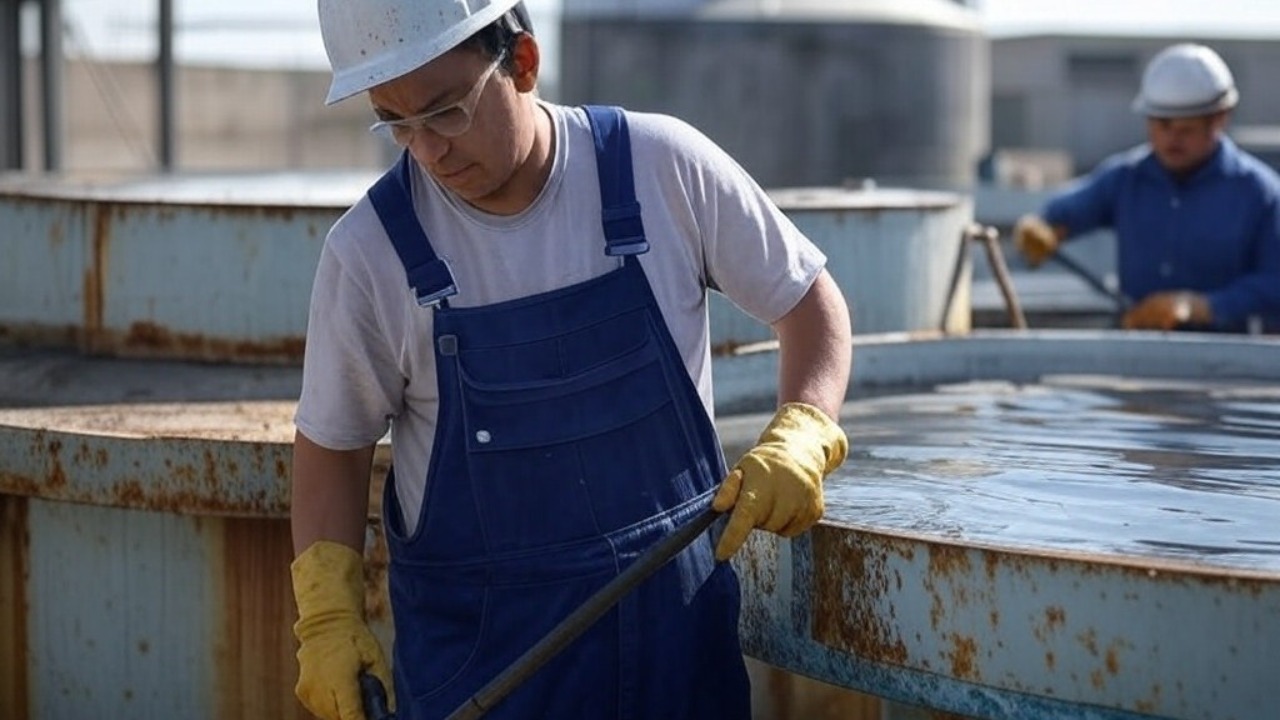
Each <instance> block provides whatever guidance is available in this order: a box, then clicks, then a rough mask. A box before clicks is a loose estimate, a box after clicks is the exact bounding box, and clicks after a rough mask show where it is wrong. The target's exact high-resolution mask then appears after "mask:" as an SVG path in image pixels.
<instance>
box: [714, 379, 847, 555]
mask: <svg viewBox="0 0 1280 720" xmlns="http://www.w3.org/2000/svg"><path fill="white" fill-rule="evenodd" d="M848 453H849V439H848V438H847V437H846V436H845V434H844V430H842V429H840V426H839V425H838V424H836V422H835V421H834V420H832V419H831V418H829V417H827V415H826V413H824V412H822V411H821V410H819V409H818V408H816V407H813V406H812V405H806V404H804V403H787V404H785V405H783V406H782V407H781V408H778V412H777V413H776V414H775V415H774V416H773V420H772V421H770V422H769V425H768V427H766V428H765V429H764V432H763V433H761V435H760V439H759V440H758V441H757V443H756V446H755V447H753V448H752V449H751V450H749V451H747V454H745V455H743V456H742V459H741V460H739V461H738V464H737V465H735V466H734V468H733V469H732V470H730V471H729V475H728V476H727V477H726V478H725V479H724V483H722V484H721V486H720V490H719V491H718V492H717V493H716V496H715V498H714V499H712V501H711V507H712V508H713V509H715V510H716V511H717V512H725V511H727V510H729V509H730V508H733V513H732V514H731V515H730V516H729V523H728V524H727V525H726V526H725V529H724V534H723V535H721V536H720V544H719V545H717V546H716V559H717V560H728V559H729V558H730V557H732V556H733V554H734V553H736V552H737V551H738V548H739V547H741V546H742V543H743V542H745V541H746V539H747V535H748V534H750V532H751V529H752V528H762V529H765V530H769V531H771V532H775V533H778V534H779V535H782V536H783V537H794V536H796V535H799V534H800V533H802V532H804V531H805V530H808V529H809V528H810V527H812V526H813V524H814V523H816V522H818V520H819V519H820V518H821V517H822V480H823V478H825V477H826V476H827V474H828V473H830V472H831V471H832V470H835V469H836V468H838V467H840V464H841V463H843V462H844V458H845V455H847V454H848Z"/></svg>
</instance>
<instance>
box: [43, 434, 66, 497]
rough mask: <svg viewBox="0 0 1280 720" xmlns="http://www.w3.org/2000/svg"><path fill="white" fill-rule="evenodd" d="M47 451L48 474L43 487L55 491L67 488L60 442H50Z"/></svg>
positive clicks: (55, 440)
mask: <svg viewBox="0 0 1280 720" xmlns="http://www.w3.org/2000/svg"><path fill="white" fill-rule="evenodd" d="M47 447H48V449H49V473H48V475H47V476H46V477H45V485H46V487H48V488H49V489H50V490H54V491H57V490H59V489H61V488H65V487H66V486H67V472H66V470H64V469H63V468H62V457H61V452H62V441H61V440H57V439H54V440H50V441H49V444H48V446H47Z"/></svg>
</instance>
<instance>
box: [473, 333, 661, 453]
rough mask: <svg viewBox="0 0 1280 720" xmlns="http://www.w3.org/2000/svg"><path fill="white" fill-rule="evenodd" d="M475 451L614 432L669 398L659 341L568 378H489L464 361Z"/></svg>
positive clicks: (646, 414)
mask: <svg viewBox="0 0 1280 720" xmlns="http://www.w3.org/2000/svg"><path fill="white" fill-rule="evenodd" d="M459 369H460V372H459V377H460V378H461V384H462V395H463V404H464V410H463V416H464V422H465V426H466V433H467V450H468V451H469V452H481V453H483V452H498V451H507V450H522V449H529V448H536V447H545V446H550V445H556V444H560V443H569V442H574V441H578V440H582V439H585V438H588V437H593V436H595V435H600V434H603V433H607V432H611V431H614V430H617V429H618V428H622V427H625V426H627V425H630V424H632V423H634V422H636V421H638V420H640V419H641V418H644V417H646V416H648V415H650V414H652V413H654V412H656V411H657V410H659V409H661V408H662V407H664V406H665V405H667V404H669V403H670V402H671V398H670V394H669V392H668V391H667V382H666V375H665V371H664V369H663V364H662V358H661V355H660V353H659V348H658V345H657V343H655V342H652V341H651V340H648V339H646V340H645V341H644V342H643V343H641V344H640V345H639V346H638V347H636V348H634V349H630V350H628V351H627V352H626V353H623V354H621V355H619V356H617V357H615V358H613V359H609V360H605V361H603V362H600V363H597V364H594V366H592V367H589V368H588V369H585V370H582V371H581V372H577V373H574V374H572V375H569V376H563V377H556V378H546V379H527V380H517V381H514V382H505V383H499V382H485V381H483V380H480V379H478V378H476V377H475V376H474V375H472V373H471V372H470V371H469V370H468V368H467V365H466V361H465V357H462V358H460V362H459Z"/></svg>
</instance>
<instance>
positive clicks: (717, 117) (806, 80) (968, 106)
mask: <svg viewBox="0 0 1280 720" xmlns="http://www.w3.org/2000/svg"><path fill="white" fill-rule="evenodd" d="M560 44H561V52H560V73H559V82H560V85H559V95H560V97H559V99H560V100H562V101H563V102H566V103H570V104H573V103H587V102H590V103H604V104H617V105H623V106H625V107H629V108H631V109H635V110H650V111H656V112H665V113H670V114H673V115H676V116H679V117H681V118H684V119H685V120H688V121H689V122H691V123H692V124H693V125H695V126H696V127H698V128H699V129H701V130H702V131H703V132H705V133H707V135H709V136H710V137H711V138H712V139H713V140H715V141H716V142H718V143H719V144H720V145H721V146H722V147H724V148H725V149H726V150H728V151H729V153H730V154H731V155H733V156H734V157H735V158H737V159H738V160H739V162H741V163H742V165H743V166H744V167H745V168H746V169H747V170H748V171H749V172H751V173H752V174H753V175H754V176H755V177H756V178H757V179H758V180H759V181H760V182H761V184H763V185H765V186H766V187H782V186H821V185H841V184H843V183H845V182H847V181H848V180H850V179H861V178H868V177H870V178H875V179H876V180H877V181H879V182H880V183H881V184H884V185H900V186H908V187H930V188H947V189H960V188H965V189H967V188H968V187H970V186H971V185H972V184H973V179H974V177H975V176H976V167H977V162H978V160H979V159H980V158H981V157H982V156H983V155H984V154H985V152H986V149H987V147H988V135H989V125H990V120H989V113H988V109H987V105H988V95H989V87H990V79H989V70H988V64H989V58H988V54H989V53H988V41H987V39H986V37H985V35H984V34H983V32H982V31H981V28H980V25H979V23H978V20H977V15H976V12H975V11H973V10H972V9H969V8H966V7H962V6H959V5H957V4H955V3H950V2H944V1H943V0H859V1H857V2H832V1H829V0H827V1H824V0H770V1H769V2H760V1H759V0H654V1H652V2H650V1H646V2H635V1H634V0H566V2H565V5H564V13H563V19H562V26H561V34H560Z"/></svg>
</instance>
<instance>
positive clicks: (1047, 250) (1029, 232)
mask: <svg viewBox="0 0 1280 720" xmlns="http://www.w3.org/2000/svg"><path fill="white" fill-rule="evenodd" d="M1013 246H1014V247H1016V248H1017V249H1018V252H1020V253H1022V257H1023V259H1024V260H1026V261H1027V264H1028V265H1030V266H1031V267H1039V266H1040V264H1041V263H1043V262H1044V261H1045V260H1046V259H1048V257H1049V256H1050V255H1052V254H1054V253H1056V252H1058V234H1057V233H1056V232H1054V231H1053V228H1051V227H1049V224H1048V223H1046V222H1045V221H1044V220H1041V219H1040V218H1039V217H1037V216H1035V215H1023V216H1022V217H1020V218H1018V222H1017V224H1016V225H1014V226H1013Z"/></svg>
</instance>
